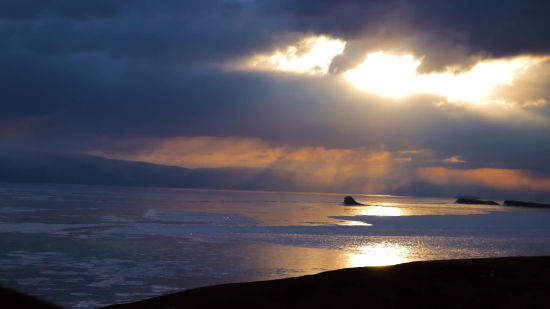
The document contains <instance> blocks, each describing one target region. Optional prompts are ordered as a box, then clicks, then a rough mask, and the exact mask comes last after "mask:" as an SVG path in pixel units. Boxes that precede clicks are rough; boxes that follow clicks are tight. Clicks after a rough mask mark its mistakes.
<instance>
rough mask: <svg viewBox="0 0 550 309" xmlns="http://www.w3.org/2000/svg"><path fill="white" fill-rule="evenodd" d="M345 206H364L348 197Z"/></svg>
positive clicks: (345, 199) (345, 198)
mask: <svg viewBox="0 0 550 309" xmlns="http://www.w3.org/2000/svg"><path fill="white" fill-rule="evenodd" d="M343 204H344V205H359V206H364V204H361V203H357V202H356V201H355V199H354V198H353V197H351V196H346V197H344V203H343Z"/></svg>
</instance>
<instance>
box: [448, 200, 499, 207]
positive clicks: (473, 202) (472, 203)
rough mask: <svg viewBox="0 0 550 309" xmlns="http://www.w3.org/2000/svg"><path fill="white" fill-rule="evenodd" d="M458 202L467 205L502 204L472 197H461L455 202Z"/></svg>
mask: <svg viewBox="0 0 550 309" xmlns="http://www.w3.org/2000/svg"><path fill="white" fill-rule="evenodd" d="M455 203H456V204H467V205H496V206H500V204H499V203H497V202H495V201H482V200H476V199H471V198H459V199H458V200H456V202H455Z"/></svg>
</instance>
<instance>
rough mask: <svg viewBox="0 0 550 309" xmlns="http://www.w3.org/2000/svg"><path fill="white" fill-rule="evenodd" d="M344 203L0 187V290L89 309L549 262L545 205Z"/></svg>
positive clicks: (549, 216)
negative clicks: (326, 276) (370, 276)
mask: <svg viewBox="0 0 550 309" xmlns="http://www.w3.org/2000/svg"><path fill="white" fill-rule="evenodd" d="M344 196H345V195H344V194H313V193H281V192H243V191H210V190H185V189H154V188H130V187H102V186H75V185H29V184H0V270H1V274H0V285H4V286H8V287H12V288H15V289H17V290H20V291H24V292H27V293H30V294H32V295H36V296H39V297H42V298H44V299H47V300H50V301H54V302H56V303H59V304H62V305H64V306H66V307H69V308H95V307H98V306H101V305H108V304H114V303H121V302H130V301H135V300H140V299H144V298H149V297H153V296H157V295H162V294H167V293H170V292H175V291H181V290H186V289H192V288H196V287H200V286H206V285H213V284H223V283H230V282H243V281H254V280H266V279H275V278H285V277H293V276H301V275H307V274H314V273H319V272H322V271H326V270H333V269H339V268H345V267H361V266H381V265H391V264H397V263H404V262H409V261H419V260H434V259H458V258H478V257H499V256H529V255H550V210H545V209H529V208H514V207H504V206H473V205H457V204H454V201H455V199H453V198H447V199H434V198H418V197H401V196H372V195H370V196H369V195H354V197H355V199H356V200H357V201H359V202H361V203H364V204H365V206H343V205H342V204H341V203H342V201H343V198H344ZM499 202H502V201H499Z"/></svg>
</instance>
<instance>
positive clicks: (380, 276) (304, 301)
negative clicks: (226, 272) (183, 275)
mask: <svg viewBox="0 0 550 309" xmlns="http://www.w3.org/2000/svg"><path fill="white" fill-rule="evenodd" d="M548 291H550V257H512V258H496V259H472V260H451V261H426V262H413V263H407V264H401V265H395V266H387V267H363V268H349V269H341V270H335V271H328V272H324V273H320V274H317V275H310V276H303V277H296V278H289V279H279V280H271V281H260V282H249V283H233V284H225V285H217V286H210V287H204V288H198V289H194V290H188V291H183V292H179V293H174V294H168V295H164V296H159V297H155V298H150V299H146V300H142V301H138V302H134V303H129V304H120V305H112V306H108V307H104V308H110V309H131V308H136V309H153V308H155V309H160V308H395V309H401V308H403V309H405V308H436V309H445V308H453V309H454V308H463V309H469V308H480V309H481V308H483V309H491V308H493V309H497V308H498V309H512V308H550V298H549V297H548ZM96 297H97V300H98V301H100V300H101V295H96ZM0 301H1V304H2V305H3V306H2V308H44V309H50V308H51V309H55V308H60V307H57V306H56V305H53V304H51V303H48V302H45V301H41V300H39V299H37V298H35V297H32V296H28V295H25V294H23V293H18V292H15V291H13V290H11V289H7V288H0ZM6 305H7V306H6Z"/></svg>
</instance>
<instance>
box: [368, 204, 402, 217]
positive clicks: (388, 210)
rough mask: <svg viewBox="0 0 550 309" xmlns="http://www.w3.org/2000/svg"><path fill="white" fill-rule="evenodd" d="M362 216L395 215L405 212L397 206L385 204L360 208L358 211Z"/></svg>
mask: <svg viewBox="0 0 550 309" xmlns="http://www.w3.org/2000/svg"><path fill="white" fill-rule="evenodd" d="M359 215H362V216H380V217H390V216H392V217H396V216H403V215H405V212H404V211H403V209H401V208H398V207H387V206H371V207H369V208H365V209H362V210H361V211H360V213H359Z"/></svg>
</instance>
